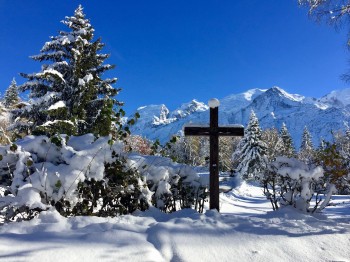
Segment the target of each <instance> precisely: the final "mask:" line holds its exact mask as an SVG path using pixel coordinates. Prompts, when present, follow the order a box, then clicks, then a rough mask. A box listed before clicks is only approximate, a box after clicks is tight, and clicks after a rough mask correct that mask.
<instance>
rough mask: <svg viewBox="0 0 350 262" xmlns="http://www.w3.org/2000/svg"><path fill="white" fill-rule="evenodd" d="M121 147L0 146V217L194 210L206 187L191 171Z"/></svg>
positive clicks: (59, 142)
mask: <svg viewBox="0 0 350 262" xmlns="http://www.w3.org/2000/svg"><path fill="white" fill-rule="evenodd" d="M123 148H124V144H123V143H122V142H114V143H111V140H110V138H109V137H100V138H97V139H96V138H95V137H94V135H92V134H87V135H83V136H79V137H74V136H71V137H68V136H57V137H52V138H51V140H50V139H49V138H48V137H46V136H27V137H25V138H24V139H22V140H19V141H18V142H17V143H16V144H13V145H8V146H2V147H0V185H1V186H0V187H1V188H2V190H1V191H0V194H1V201H0V210H1V212H2V215H5V217H7V218H16V219H17V218H18V214H21V213H23V212H25V213H27V217H25V218H27V219H30V218H31V217H33V216H35V214H36V212H40V211H41V210H46V209H47V208H49V207H50V206H51V205H54V206H55V207H56V208H57V209H58V210H59V211H60V212H61V214H63V215H74V214H76V215H79V214H91V215H111V214H114V213H115V215H117V214H118V213H127V212H132V211H133V210H135V209H144V208H146V207H147V206H148V205H152V203H153V204H154V205H155V206H157V207H159V208H161V209H163V210H164V211H174V210H176V209H179V208H184V207H192V206H194V205H197V206H196V208H197V209H199V207H200V204H201V205H202V203H203V201H204V198H205V192H206V189H205V186H206V185H203V183H202V182H201V181H200V178H199V176H198V175H197V174H196V173H195V172H194V171H193V170H192V169H191V168H189V167H188V166H185V165H180V164H176V163H173V162H171V160H169V159H167V158H162V157H157V156H141V155H138V154H130V155H128V154H126V153H125V152H124V151H123ZM104 194H109V196H105V195H104ZM111 196H112V197H111ZM126 196H127V197H126ZM115 198H118V199H115ZM131 203H133V206H132V207H130V205H131ZM74 208H75V209H74ZM102 209H103V211H101V210H102ZM111 210H112V211H113V212H109V211H111ZM73 211H74V212H73Z"/></svg>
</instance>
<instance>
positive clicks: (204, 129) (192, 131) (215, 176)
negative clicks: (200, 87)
mask: <svg viewBox="0 0 350 262" xmlns="http://www.w3.org/2000/svg"><path fill="white" fill-rule="evenodd" d="M208 104H209V107H210V125H209V126H203V125H197V126H196V125H193V124H191V125H188V126H185V127H184V134H185V136H209V139H210V164H209V169H210V179H209V180H210V182H209V184H210V185H209V197H210V209H217V210H218V211H220V210H219V136H243V135H244V128H243V126H241V125H234V126H222V127H220V126H219V105H220V102H219V100H217V99H215V98H214V99H210V100H209V103H208Z"/></svg>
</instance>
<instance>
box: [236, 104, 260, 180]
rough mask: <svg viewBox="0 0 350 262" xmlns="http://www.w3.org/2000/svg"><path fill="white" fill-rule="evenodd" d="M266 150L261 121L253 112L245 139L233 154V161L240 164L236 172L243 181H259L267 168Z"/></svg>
mask: <svg viewBox="0 0 350 262" xmlns="http://www.w3.org/2000/svg"><path fill="white" fill-rule="evenodd" d="M266 149H267V148H266V144H265V143H264V142H263V141H262V131H261V128H260V126H259V120H258V118H257V117H256V115H255V113H254V111H253V110H252V112H251V114H250V118H249V123H248V126H247V128H246V129H245V132H244V137H243V138H242V140H241V142H240V144H239V146H238V150H236V152H235V153H234V154H233V161H234V162H235V161H237V162H238V163H239V164H238V166H237V168H236V172H237V173H238V174H240V175H241V177H242V178H243V179H256V180H259V179H260V178H261V175H262V173H263V172H264V170H265V169H266V166H267V157H266Z"/></svg>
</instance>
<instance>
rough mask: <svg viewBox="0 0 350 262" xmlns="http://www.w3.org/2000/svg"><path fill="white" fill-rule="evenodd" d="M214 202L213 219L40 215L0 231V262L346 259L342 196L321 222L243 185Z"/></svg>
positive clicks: (349, 215)
mask: <svg viewBox="0 0 350 262" xmlns="http://www.w3.org/2000/svg"><path fill="white" fill-rule="evenodd" d="M220 198H221V199H220V200H221V203H222V206H221V214H219V213H217V212H215V211H207V212H206V213H205V214H198V213H195V212H194V211H192V210H182V211H179V212H176V213H173V214H170V215H167V214H163V213H161V212H159V211H158V210H156V209H150V210H148V211H146V212H138V213H136V214H135V215H127V216H122V217H119V218H91V217H75V218H69V219H65V218H62V217H60V216H59V215H58V214H57V213H56V212H54V211H49V212H44V213H42V214H41V215H40V217H39V218H37V219H34V220H32V221H29V222H22V223H17V224H16V223H12V224H10V225H5V226H2V227H0V261H239V262H241V261H350V249H349V247H350V199H349V197H337V199H336V201H337V202H338V203H340V205H338V206H336V207H329V208H328V209H327V211H326V212H325V213H326V214H327V216H328V219H327V218H326V216H325V215H318V216H308V215H304V214H299V213H295V212H291V211H290V210H289V209H285V210H283V211H279V212H271V208H270V206H269V203H267V201H266V200H265V199H264V198H263V197H262V196H261V189H260V188H257V187H253V186H248V185H242V186H240V187H239V188H238V189H235V190H233V191H232V192H229V193H227V194H221V197H220ZM343 202H344V203H343Z"/></svg>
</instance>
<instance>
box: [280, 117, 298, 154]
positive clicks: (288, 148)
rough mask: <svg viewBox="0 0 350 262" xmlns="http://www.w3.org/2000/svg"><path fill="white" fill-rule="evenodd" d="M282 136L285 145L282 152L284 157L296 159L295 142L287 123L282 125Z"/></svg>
mask: <svg viewBox="0 0 350 262" xmlns="http://www.w3.org/2000/svg"><path fill="white" fill-rule="evenodd" d="M280 136H281V139H282V144H283V147H282V152H281V154H282V156H286V157H294V156H295V155H296V154H295V149H294V146H293V140H292V137H291V135H290V133H289V131H288V129H287V126H286V124H285V123H283V124H282V128H281V132H280Z"/></svg>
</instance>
